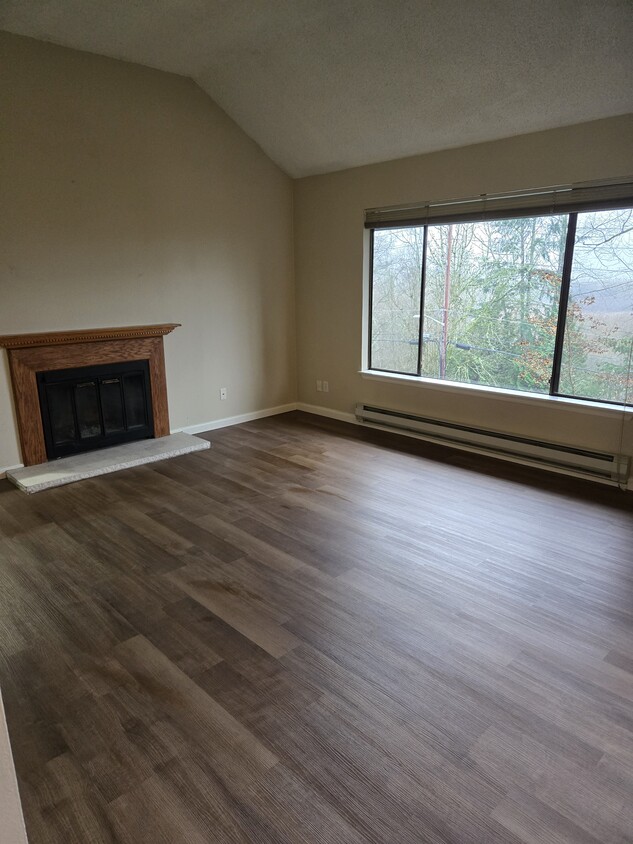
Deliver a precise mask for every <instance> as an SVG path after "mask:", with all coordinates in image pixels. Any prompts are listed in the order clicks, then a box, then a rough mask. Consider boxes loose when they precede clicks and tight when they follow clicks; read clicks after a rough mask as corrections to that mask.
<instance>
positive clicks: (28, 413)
mask: <svg viewBox="0 0 633 844" xmlns="http://www.w3.org/2000/svg"><path fill="white" fill-rule="evenodd" d="M177 327H178V325H177V324H176V323H165V324H161V325H135V326H128V327H121V328H96V329H95V328H93V329H87V330H85V331H57V332H47V333H45V334H13V335H5V336H3V337H0V347H2V346H4V347H5V348H6V349H7V352H8V355H9V367H10V370H11V382H12V386H13V396H14V399H15V410H16V417H17V423H18V432H19V435H20V445H21V448H22V460H23V462H24V465H25V466H34V465H36V464H40V463H45V462H46V461H47V460H53V459H56V458H58V457H63V456H65V455H71V454H77V453H79V452H84V451H88V450H93V449H97V448H103V447H105V446H110V445H117V444H119V443H123V442H126V441H128V440H137V439H144V438H148V437H164V436H166V435H168V434H169V430H170V429H169V414H168V410H167V384H166V379H165V359H164V351H163V337H164V335H166V334H169V333H170V332H171V331H173V330H174V328H177Z"/></svg>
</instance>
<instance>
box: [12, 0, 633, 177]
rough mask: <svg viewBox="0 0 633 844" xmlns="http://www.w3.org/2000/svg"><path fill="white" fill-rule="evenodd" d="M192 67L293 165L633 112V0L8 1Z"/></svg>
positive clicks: (182, 69) (73, 31)
mask: <svg viewBox="0 0 633 844" xmlns="http://www.w3.org/2000/svg"><path fill="white" fill-rule="evenodd" d="M0 29H6V30H8V31H10V32H15V33H19V34H22V35H28V36H31V37H34V38H39V39H42V40H47V41H52V42H54V43H57V44H62V45H65V46H68V47H74V48H77V49H81V50H87V51H89V52H93V53H99V54H102V55H106V56H113V57H115V58H120V59H127V60H128V61H132V62H138V63H140V64H144V65H149V66H150V67H155V68H160V69H162V70H168V71H172V72H175V73H179V74H184V75H187V76H191V77H192V78H193V79H195V81H196V82H197V83H198V84H199V85H200V86H201V87H202V88H203V89H204V90H205V91H207V92H208V94H209V95H210V96H211V97H212V98H213V99H214V100H215V101H216V102H217V103H218V104H219V105H220V106H221V107H222V108H223V109H224V110H225V111H226V112H227V113H228V114H229V115H230V116H231V117H232V118H233V119H234V120H235V121H236V122H237V123H238V124H239V125H240V126H241V127H242V128H243V129H244V130H245V131H246V132H247V133H248V134H249V135H250V136H251V137H252V138H254V139H255V140H256V141H257V142H258V143H259V145H260V146H261V147H262V148H263V149H264V150H265V151H266V152H267V153H268V155H269V156H270V157H271V158H272V159H273V160H274V161H276V162H277V163H278V164H279V165H280V166H281V167H282V168H283V169H284V170H286V172H288V173H290V174H291V175H292V176H304V175H308V174H312V173H322V172H328V171H332V170H338V169H342V168H345V167H352V166H356V165H362V164H369V163H372V162H376V161H385V160H388V159H392V158H401V157H404V156H408V155H414V154H417V153H423V152H430V151H432V150H437V149H444V148H447V147H455V146H463V145H465V144H470V143H476V142H478V141H486V140H493V139H496V138H501V137H508V136H511V135H517V134H522V133H525V132H531V131H536V130H539V129H548V128H553V127H556V126H565V125H570V124H573V123H580V122H584V121H587V120H593V119H597V118H601V117H609V116H612V115H616V114H623V113H627V112H630V111H633V49H632V47H633V2H632V0H0Z"/></svg>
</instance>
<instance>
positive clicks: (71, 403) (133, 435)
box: [37, 361, 154, 460]
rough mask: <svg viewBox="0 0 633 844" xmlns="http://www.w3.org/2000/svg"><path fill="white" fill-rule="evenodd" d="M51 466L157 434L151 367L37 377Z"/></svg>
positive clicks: (55, 372) (137, 364)
mask: <svg viewBox="0 0 633 844" xmlns="http://www.w3.org/2000/svg"><path fill="white" fill-rule="evenodd" d="M37 386H38V392H39V397H40V407H41V411H42V424H43V426H44V441H45V443H46V454H47V456H48V459H49V460H54V459H55V458H57V457H66V456H67V455H69V454H79V453H80V452H82V451H92V450H93V449H96V448H105V447H106V446H110V445H118V444H119V443H124V442H129V441H131V440H140V439H146V438H147V437H151V436H153V434H154V425H153V419H152V406H151V405H152V396H151V389H150V383H149V365H148V362H147V361H129V362H126V363H119V364H105V365H102V366H84V367H78V368H74V369H57V370H49V371H48V372H39V373H38V374H37Z"/></svg>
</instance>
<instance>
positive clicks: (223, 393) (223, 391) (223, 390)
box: [220, 387, 226, 401]
mask: <svg viewBox="0 0 633 844" xmlns="http://www.w3.org/2000/svg"><path fill="white" fill-rule="evenodd" d="M225 399H226V387H220V401H224V400H225Z"/></svg>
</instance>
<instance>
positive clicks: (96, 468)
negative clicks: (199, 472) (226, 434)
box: [7, 433, 211, 493]
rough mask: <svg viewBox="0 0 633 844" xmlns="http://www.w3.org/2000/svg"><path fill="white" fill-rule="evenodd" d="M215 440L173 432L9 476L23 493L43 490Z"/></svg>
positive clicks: (201, 447)
mask: <svg viewBox="0 0 633 844" xmlns="http://www.w3.org/2000/svg"><path fill="white" fill-rule="evenodd" d="M210 447H211V443H210V442H209V441H208V440H203V439H201V438H200V437H194V436H192V435H191V434H184V433H179V434H169V435H168V436H166V437H160V439H149V440H140V441H139V442H132V443H125V444H124V445H115V446H112V448H104V449H101V450H99V451H89V452H87V453H85V454H76V455H73V456H72V457H62V458H61V459H60V460H53V461H51V462H49V463H42V464H40V465H39V466H26V467H24V468H22V469H12V470H10V471H8V472H7V478H9V480H10V481H12V482H13V483H14V484H15V485H16V486H17V487H19V488H20V489H21V490H22V491H23V492H28V493H32V492H42V491H43V490H45V489H52V488H53V487H57V486H63V485H64V484H72V483H74V482H75V481H81V480H85V479H86V478H94V477H95V476H97V475H106V474H108V473H110V472H118V471H119V470H120V469H130V468H132V467H133V466H141V465H142V464H143V463H154V462H156V461H157V460H166V459H167V458H168V457H178V456H179V455H181V454H189V453H190V452H192V451H203V450H204V449H206V448H210Z"/></svg>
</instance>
